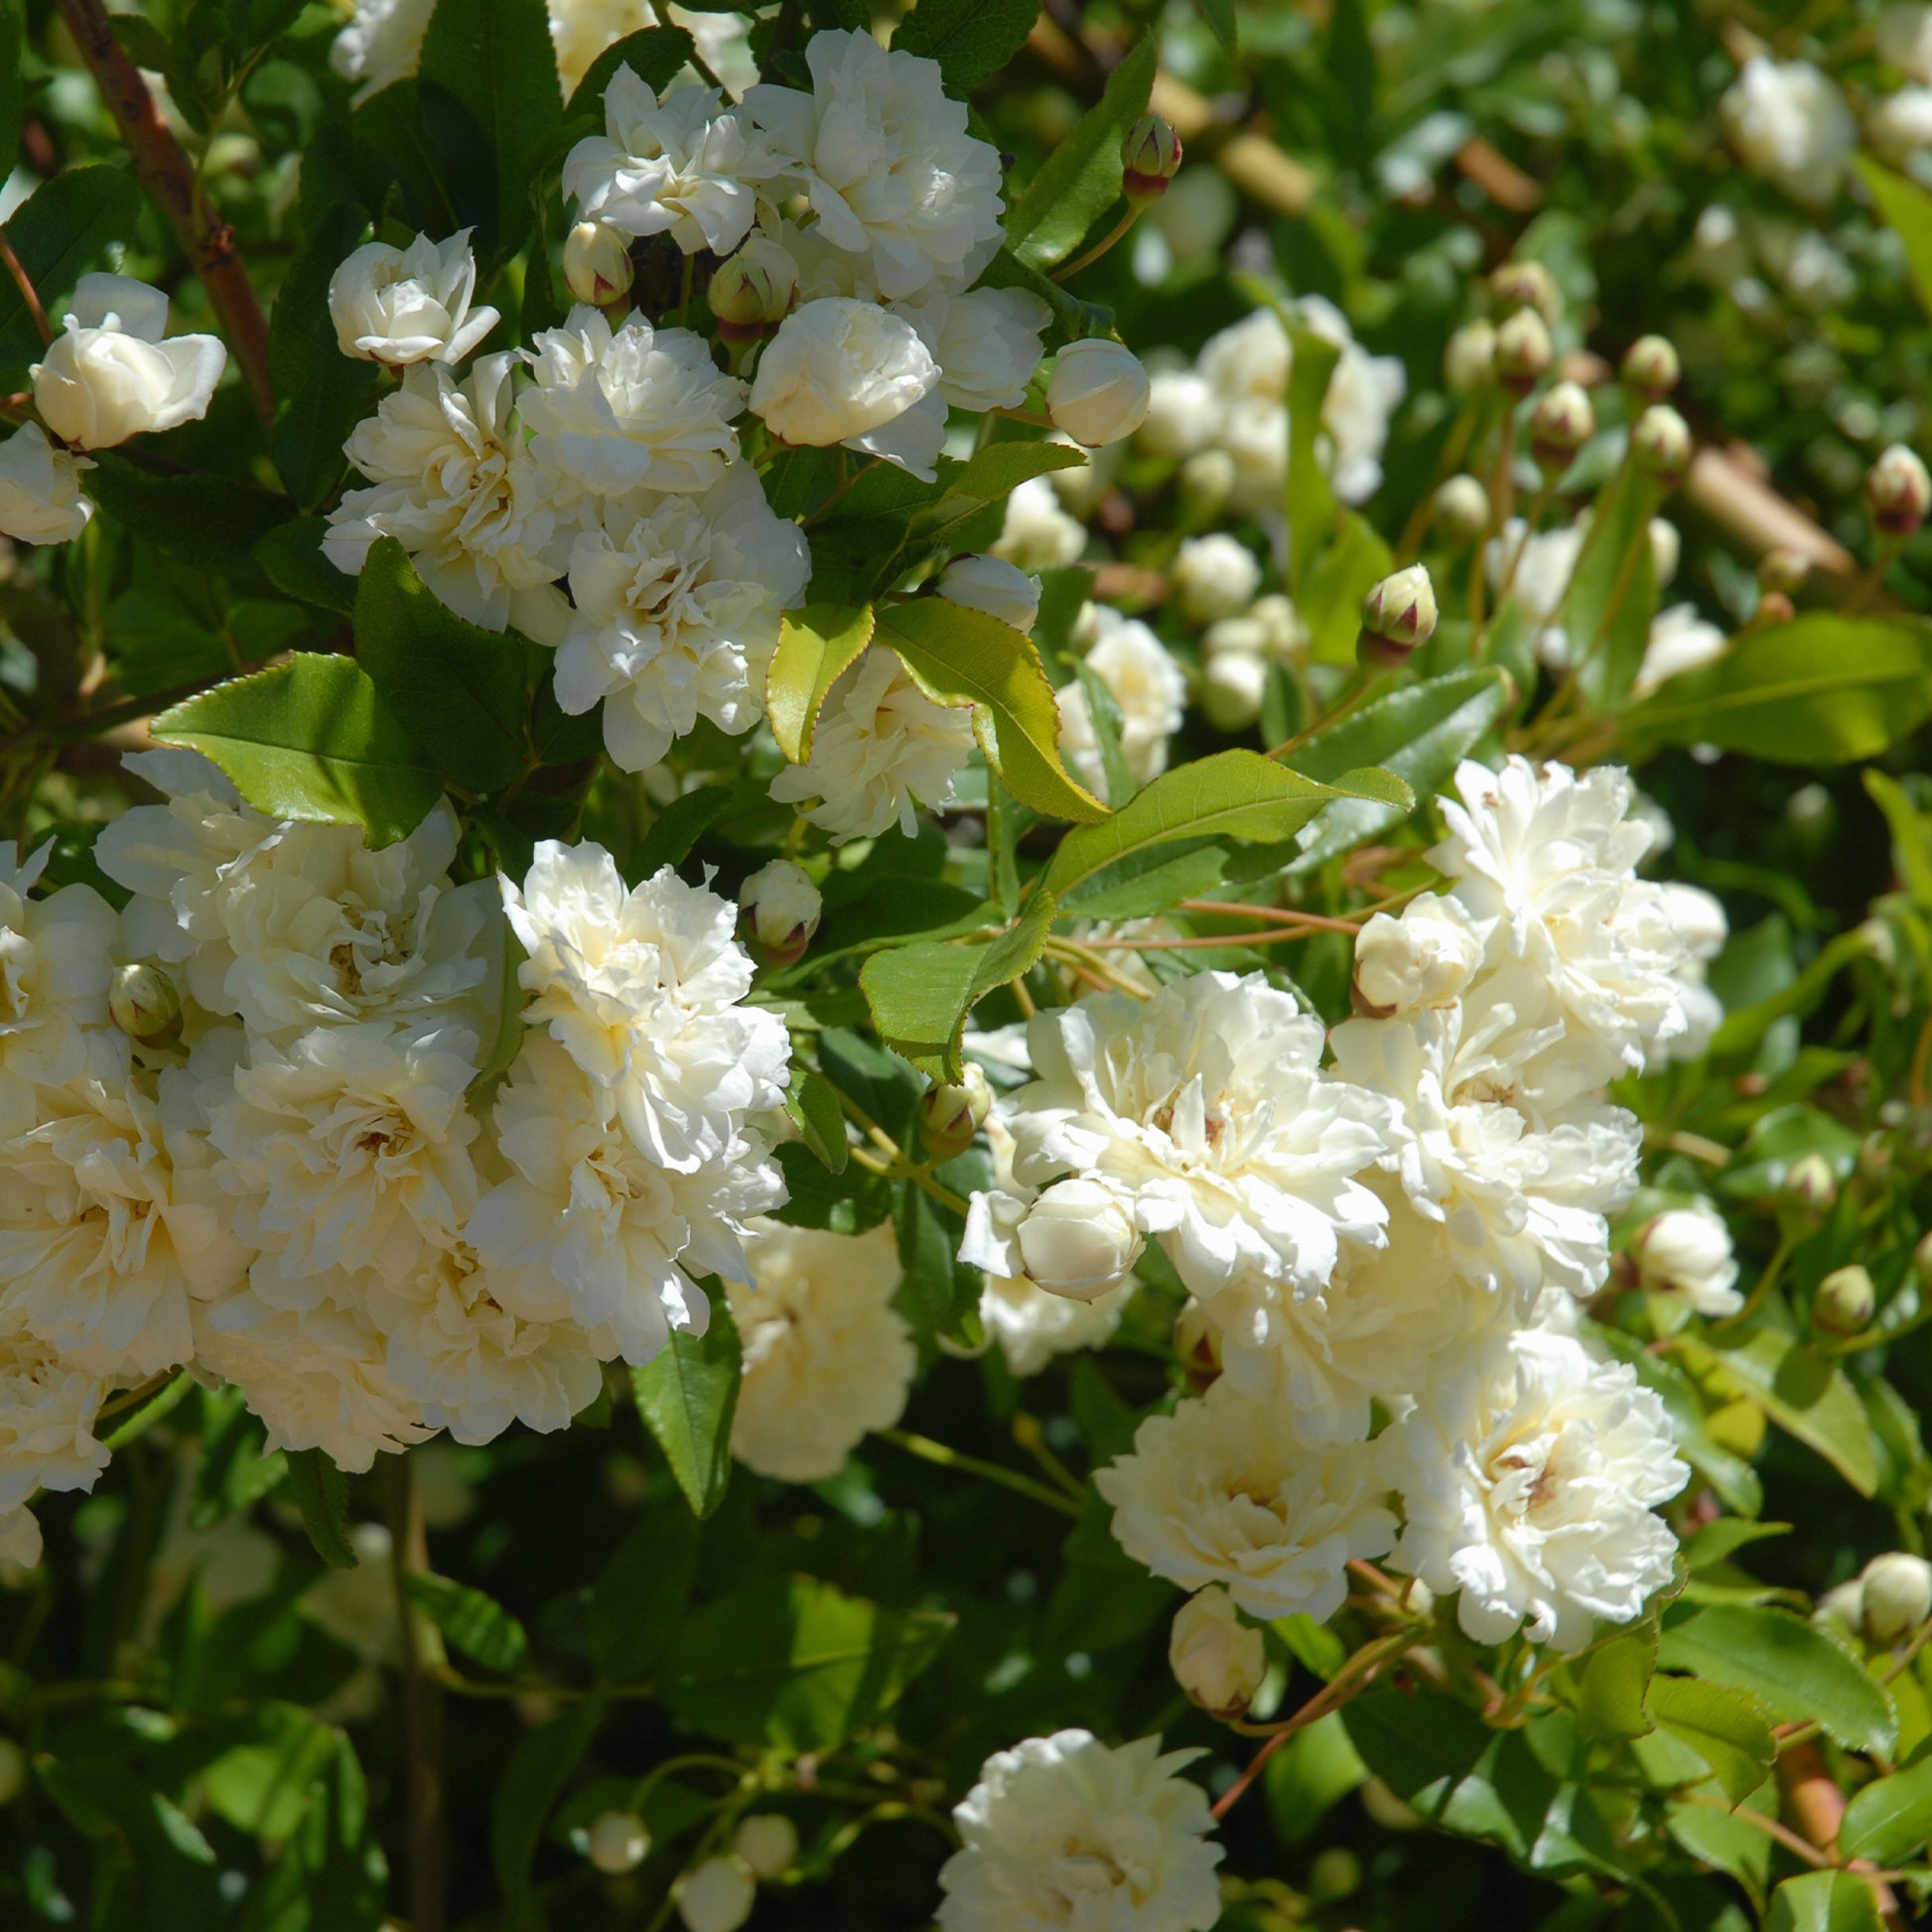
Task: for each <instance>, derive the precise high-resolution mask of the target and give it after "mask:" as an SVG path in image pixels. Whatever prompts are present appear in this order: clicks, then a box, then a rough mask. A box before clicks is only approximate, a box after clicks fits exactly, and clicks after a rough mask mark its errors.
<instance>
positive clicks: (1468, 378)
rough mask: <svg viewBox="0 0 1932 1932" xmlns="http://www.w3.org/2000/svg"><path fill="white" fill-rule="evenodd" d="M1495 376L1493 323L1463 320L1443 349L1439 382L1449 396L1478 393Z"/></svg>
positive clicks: (1494, 327)
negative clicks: (1440, 380) (1440, 381)
mask: <svg viewBox="0 0 1932 1932" xmlns="http://www.w3.org/2000/svg"><path fill="white" fill-rule="evenodd" d="M1495 379H1496V325H1495V324H1494V323H1493V322H1483V321H1476V322H1465V323H1464V324H1463V325H1462V327H1461V328H1460V329H1458V330H1457V331H1456V332H1455V334H1454V335H1452V336H1451V337H1450V338H1449V344H1448V345H1447V346H1446V347H1445V348H1444V350H1443V382H1444V385H1445V386H1446V387H1447V388H1448V390H1449V394H1450V395H1452V396H1475V395H1480V394H1481V393H1482V391H1483V390H1485V389H1486V388H1488V387H1489V385H1490V383H1492V382H1493V381H1494V380H1495Z"/></svg>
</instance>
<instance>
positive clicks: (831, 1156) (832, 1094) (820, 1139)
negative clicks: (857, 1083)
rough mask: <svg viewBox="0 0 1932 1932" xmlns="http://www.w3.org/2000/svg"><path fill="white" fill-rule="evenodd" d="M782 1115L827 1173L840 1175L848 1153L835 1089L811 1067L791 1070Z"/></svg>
mask: <svg viewBox="0 0 1932 1932" xmlns="http://www.w3.org/2000/svg"><path fill="white" fill-rule="evenodd" d="M785 1112H786V1113H788V1114H789V1115H790V1116H791V1119H792V1124H793V1125H794V1126H795V1127H796V1128H797V1129H798V1133H799V1137H800V1138H801V1139H802V1140H803V1141H804V1143H805V1145H806V1146H807V1147H808V1148H810V1149H811V1151H812V1152H813V1153H814V1154H815V1155H817V1157H818V1158H819V1160H820V1161H821V1162H823V1163H824V1165H825V1167H826V1169H827V1171H828V1172H829V1173H844V1172H845V1169H846V1164H847V1162H848V1161H850V1159H851V1158H852V1150H851V1148H850V1147H848V1146H847V1144H846V1138H845V1110H844V1109H843V1108H842V1107H841V1106H840V1105H839V1090H838V1088H837V1087H835V1086H834V1085H833V1084H832V1083H831V1081H830V1080H828V1079H827V1078H826V1077H825V1075H824V1074H822V1073H820V1072H818V1071H816V1070H815V1069H814V1068H812V1067H794V1069H793V1072H792V1080H791V1086H790V1088H789V1090H788V1091H787V1092H786V1094H785Z"/></svg>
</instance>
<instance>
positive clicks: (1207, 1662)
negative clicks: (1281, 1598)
mask: <svg viewBox="0 0 1932 1932" xmlns="http://www.w3.org/2000/svg"><path fill="white" fill-rule="evenodd" d="M1168 1662H1169V1664H1170V1665H1172V1666H1173V1675H1174V1682H1175V1683H1176V1684H1178V1685H1179V1686H1180V1688H1181V1689H1182V1690H1183V1691H1185V1692H1186V1693H1187V1695H1188V1696H1189V1697H1190V1698H1192V1699H1193V1701H1194V1702H1195V1703H1196V1704H1198V1705H1199V1706H1200V1708H1201V1709H1202V1710H1203V1711H1206V1712H1209V1713H1211V1714H1212V1715H1213V1716H1214V1717H1217V1718H1240V1717H1244V1716H1245V1715H1246V1714H1247V1710H1248V1706H1249V1705H1251V1704H1252V1703H1253V1702H1254V1698H1255V1693H1256V1692H1257V1691H1258V1690H1260V1689H1261V1680H1262V1679H1263V1678H1264V1677H1265V1676H1267V1674H1268V1647H1267V1645H1266V1644H1265V1643H1264V1642H1263V1641H1262V1636H1261V1632H1260V1631H1259V1630H1251V1629H1250V1628H1249V1627H1248V1626H1247V1625H1246V1624H1245V1623H1243V1622H1242V1621H1241V1619H1240V1617H1239V1616H1237V1615H1236V1614H1235V1608H1234V1599H1233V1597H1231V1596H1230V1595H1229V1594H1228V1593H1227V1591H1226V1590H1225V1589H1223V1588H1222V1587H1221V1586H1220V1585H1219V1584H1211V1585H1209V1587H1207V1588H1206V1589H1203V1590H1199V1591H1197V1592H1196V1593H1195V1594H1194V1595H1192V1596H1190V1597H1188V1599H1187V1600H1186V1602H1184V1603H1183V1604H1181V1606H1180V1608H1179V1609H1178V1610H1177V1611H1176V1612H1175V1613H1174V1620H1173V1635H1172V1636H1171V1637H1170V1638H1169V1640H1168Z"/></svg>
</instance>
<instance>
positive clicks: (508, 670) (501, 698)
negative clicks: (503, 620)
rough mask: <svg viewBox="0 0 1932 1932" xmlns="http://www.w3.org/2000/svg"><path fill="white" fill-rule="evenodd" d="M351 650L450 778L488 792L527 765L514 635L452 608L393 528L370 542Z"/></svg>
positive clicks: (519, 653) (520, 672)
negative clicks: (420, 574)
mask: <svg viewBox="0 0 1932 1932" xmlns="http://www.w3.org/2000/svg"><path fill="white" fill-rule="evenodd" d="M355 656H356V661H357V662H358V663H359V664H360V665H361V666H362V668H363V670H365V671H366V672H367V673H368V675H369V678H370V681H371V682H372V683H373V684H374V685H375V688H376V691H377V693H378V694H379V695H380V697H381V699H382V702H383V703H384V704H385V705H387V706H388V708H389V710H390V711H391V712H392V713H394V715H395V716H396V717H398V718H407V719H408V720H409V729H410V735H411V736H412V737H413V738H414V739H415V740H416V741H417V743H418V744H420V745H421V746H422V747H423V749H424V750H425V751H426V752H428V753H429V754H430V755H431V756H432V757H433V758H434V759H436V761H437V764H438V766H439V767H440V769H441V771H442V773H443V775H444V776H445V777H447V778H448V779H450V780H451V782H452V783H455V784H459V785H461V786H463V787H464V789H466V790H468V791H477V792H486V791H497V790H500V789H501V788H502V787H503V786H504V785H507V784H509V783H510V782H511V781H512V780H514V779H516V778H520V777H521V776H522V775H523V773H524V772H525V771H526V770H527V769H528V768H529V762H530V755H529V752H528V749H527V747H526V745H525V742H524V741H525V727H524V706H523V675H524V673H523V658H524V652H523V644H522V641H521V640H520V639H519V638H518V637H517V636H516V634H515V633H514V632H511V631H502V630H484V629H482V628H480V627H479V626H478V625H476V624H474V623H470V622H468V621H466V620H464V619H463V618H460V617H458V616H457V614H456V613H455V612H454V611H452V610H451V609H450V608H449V607H448V606H447V605H446V604H444V603H443V601H442V600H441V599H440V598H439V597H438V596H437V595H436V593H435V592H434V591H432V590H430V589H429V587H428V586H427V585H426V584H424V582H423V580H422V579H421V578H420V577H418V576H417V575H416V567H415V565H414V564H412V563H411V562H410V561H409V557H408V554H407V553H406V552H405V551H404V549H403V547H402V545H401V544H399V543H398V542H397V541H396V540H395V538H394V537H382V538H380V539H379V540H378V541H377V542H376V543H375V544H374V545H373V546H372V547H371V548H370V550H369V554H368V559H367V561H366V562H365V563H364V564H363V566H362V574H361V576H360V577H359V578H358V579H357V580H356V586H355Z"/></svg>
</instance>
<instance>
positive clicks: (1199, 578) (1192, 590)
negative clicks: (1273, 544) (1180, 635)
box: [1168, 530, 1261, 623]
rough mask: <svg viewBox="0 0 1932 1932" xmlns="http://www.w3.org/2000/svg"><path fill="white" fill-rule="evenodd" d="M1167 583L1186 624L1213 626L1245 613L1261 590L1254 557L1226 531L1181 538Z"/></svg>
mask: <svg viewBox="0 0 1932 1932" xmlns="http://www.w3.org/2000/svg"><path fill="white" fill-rule="evenodd" d="M1168 577H1169V581H1170V583H1171V584H1172V586H1173V594H1174V597H1175V599H1176V600H1177V602H1178V603H1179V606H1180V614H1181V616H1182V617H1184V618H1185V619H1186V620H1187V621H1188V622H1189V623H1212V622H1213V621H1214V620H1215V619H1216V618H1231V617H1233V616H1234V615H1235V614H1236V613H1237V612H1239V611H1245V610H1246V609H1247V608H1248V606H1249V605H1250V604H1252V603H1253V602H1254V596H1255V593H1256V592H1257V591H1258V590H1260V589H1261V565H1260V564H1259V563H1257V562H1256V561H1255V553H1254V552H1253V551H1252V550H1250V549H1249V548H1248V546H1247V545H1246V544H1245V543H1243V542H1242V541H1241V540H1240V539H1239V538H1238V537H1231V536H1229V535H1228V533H1227V532H1226V531H1225V530H1214V531H1210V532H1209V533H1208V534H1207V535H1206V536H1203V537H1183V538H1181V540H1180V548H1179V549H1178V550H1177V551H1175V552H1174V559H1173V564H1172V565H1171V566H1170V567H1169V572H1168Z"/></svg>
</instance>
